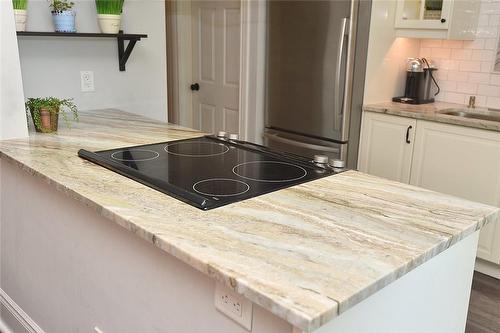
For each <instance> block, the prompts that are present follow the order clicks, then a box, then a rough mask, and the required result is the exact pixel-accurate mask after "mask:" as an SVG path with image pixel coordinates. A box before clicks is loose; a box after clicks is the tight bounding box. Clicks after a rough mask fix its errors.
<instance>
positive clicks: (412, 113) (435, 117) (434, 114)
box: [363, 102, 500, 132]
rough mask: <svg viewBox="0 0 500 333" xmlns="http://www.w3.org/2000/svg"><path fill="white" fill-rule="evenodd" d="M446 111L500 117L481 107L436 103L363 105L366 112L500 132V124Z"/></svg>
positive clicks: (495, 112)
mask: <svg viewBox="0 0 500 333" xmlns="http://www.w3.org/2000/svg"><path fill="white" fill-rule="evenodd" d="M446 109H460V110H465V111H467V112H473V113H484V114H497V115H499V116H500V111H493V110H489V109H486V108H481V107H476V108H473V109H468V108H467V107H466V106H465V105H462V104H454V103H445V102H434V103H429V104H420V105H412V104H404V103H398V102H383V103H376V104H366V105H363V110H364V111H370V112H378V113H387V114H392V115H395V116H402V117H409V118H416V119H423V120H430V121H435V122H439V123H446V124H452V125H460V126H466V127H474V128H480V129H485V130H490V131H498V132H500V122H497V121H489V120H481V119H474V118H465V117H457V116H452V115H446V114H442V113H441V112H443V111H444V110H446Z"/></svg>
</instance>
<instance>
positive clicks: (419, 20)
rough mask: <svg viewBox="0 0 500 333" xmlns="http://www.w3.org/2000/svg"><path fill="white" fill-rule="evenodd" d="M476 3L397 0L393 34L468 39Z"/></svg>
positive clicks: (473, 25) (473, 28)
mask: <svg viewBox="0 0 500 333" xmlns="http://www.w3.org/2000/svg"><path fill="white" fill-rule="evenodd" d="M479 7H480V0H468V1H463V0H397V5H396V21H395V24H394V26H395V28H396V35H398V36H400V37H414V38H440V39H464V40H472V39H474V38H475V33H476V29H477V25H478V19H479Z"/></svg>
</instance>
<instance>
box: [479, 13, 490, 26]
mask: <svg viewBox="0 0 500 333" xmlns="http://www.w3.org/2000/svg"><path fill="white" fill-rule="evenodd" d="M490 16H493V15H488V14H480V15H479V21H478V26H480V27H487V26H489V25H490Z"/></svg>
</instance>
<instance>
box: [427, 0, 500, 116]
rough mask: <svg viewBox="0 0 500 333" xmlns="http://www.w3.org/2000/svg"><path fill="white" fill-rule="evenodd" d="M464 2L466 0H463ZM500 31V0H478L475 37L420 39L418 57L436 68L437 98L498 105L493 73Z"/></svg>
mask: <svg viewBox="0 0 500 333" xmlns="http://www.w3.org/2000/svg"><path fill="white" fill-rule="evenodd" d="M463 1H466V0H463ZM499 34H500V0H481V8H480V17H479V27H478V31H477V34H476V36H477V38H476V39H475V40H473V41H460V40H435V39H422V40H421V42H420V56H421V57H426V58H430V59H431V60H432V61H434V63H435V64H436V65H437V67H438V69H439V70H438V71H437V72H435V77H436V80H437V81H438V83H439V85H440V87H441V93H440V94H439V95H438V96H436V100H439V101H447V102H452V103H459V104H466V103H467V102H468V99H469V96H471V95H475V96H476V105H478V106H488V107H493V108H500V72H499V73H492V70H493V65H494V62H495V56H496V52H497V48H498V45H499V41H498V36H499Z"/></svg>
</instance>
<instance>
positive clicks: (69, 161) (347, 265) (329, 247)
mask: <svg viewBox="0 0 500 333" xmlns="http://www.w3.org/2000/svg"><path fill="white" fill-rule="evenodd" d="M380 108H382V107H380ZM401 112H406V113H409V114H411V113H412V112H413V111H401ZM414 113H416V112H414ZM423 114H425V113H423ZM429 114H430V112H429ZM62 125H63V126H61V127H62V128H61V129H60V131H59V133H58V134H39V133H32V134H31V136H30V138H29V139H17V140H8V141H1V142H0V157H1V158H2V159H3V160H4V162H7V163H11V164H13V165H15V166H17V167H19V168H21V169H22V170H24V171H25V172H26V175H28V174H29V175H32V176H34V177H37V178H38V179H40V180H41V181H43V182H45V183H48V184H49V185H50V186H52V187H53V188H55V189H57V190H58V191H60V192H62V193H64V194H65V195H66V196H68V197H70V198H72V199H75V200H77V201H79V202H81V203H82V204H84V205H85V206H87V207H89V208H90V209H93V210H94V211H96V212H97V213H98V214H100V215H102V216H103V217H105V218H107V219H109V220H111V221H113V222H115V223H117V224H118V225H120V226H122V227H124V228H126V229H127V230H129V231H130V232H132V233H134V234H135V235H137V236H138V237H140V238H142V239H144V240H145V241H147V242H150V243H152V244H154V246H156V247H157V248H159V249H161V250H162V251H165V252H167V253H169V254H170V255H172V256H174V257H176V258H178V259H180V260H181V261H183V262H184V263H186V264H188V265H190V266H192V267H194V268H196V269H197V270H199V271H201V272H203V273H204V274H206V275H208V276H210V277H211V278H213V279H216V280H218V281H219V282H222V283H224V284H225V285H226V286H228V287H229V288H231V289H233V290H236V291H237V292H238V293H240V294H243V295H244V296H245V297H247V298H248V299H250V300H251V301H252V302H254V303H256V304H259V305H260V306H262V307H263V308H265V309H267V310H269V311H270V312H272V313H273V314H275V315H276V316H278V317H281V318H283V319H285V320H286V321H288V322H289V323H291V324H292V325H294V326H296V327H298V328H301V329H303V330H313V329H316V328H318V327H320V326H321V325H323V324H325V323H326V322H328V321H330V320H331V319H332V318H334V317H336V316H338V315H339V314H341V313H343V312H345V311H346V310H348V309H350V308H352V307H353V306H354V305H356V304H357V303H359V302H360V301H362V300H364V299H366V298H368V297H369V296H370V295H372V294H374V293H375V292H377V291H379V290H381V289H383V288H384V287H385V286H387V285H389V284H390V283H391V282H393V281H395V280H396V279H398V278H400V277H401V276H403V275H405V274H406V273H408V272H410V271H412V270H413V269H414V268H416V267H418V266H420V265H422V264H423V263H425V262H426V261H428V260H429V259H431V258H433V257H435V256H437V255H438V254H439V253H441V252H443V251H445V250H446V249H448V248H449V247H450V246H452V245H454V244H455V243H457V242H459V241H460V240H462V239H463V238H465V237H467V236H468V235H471V234H472V233H474V232H475V231H477V230H478V229H480V228H481V227H482V226H484V225H485V224H486V223H489V222H491V221H494V220H495V219H496V216H497V214H498V209H497V208H494V207H491V206H487V205H483V204H479V203H473V202H470V201H467V200H462V199H458V198H455V197H451V196H447V195H443V194H439V193H435V192H431V191H428V190H424V189H421V188H416V187H413V186H409V185H405V184H401V183H397V182H393V181H388V180H384V179H381V178H377V177H373V176H369V175H366V174H363V173H360V172H355V171H348V172H345V173H342V174H338V175H334V176H331V177H327V178H322V179H319V180H316V181H312V182H309V183H305V184H302V185H299V186H294V187H291V188H287V189H284V190H280V191H277V192H273V193H269V194H266V195H262V196H259V197H255V198H251V199H248V200H245V201H242V202H238V203H234V204H230V205H228V206H224V207H221V208H217V209H214V210H210V211H201V210H199V209H196V208H194V207H192V206H190V205H187V204H185V203H182V202H180V201H178V200H176V199H174V198H172V197H169V196H168V195H165V194H163V193H160V192H157V191H155V190H153V189H151V188H148V187H146V186H143V185H141V184H139V183H137V182H135V181H132V180H130V179H127V178H125V177H122V176H120V175H118V174H116V173H114V172H111V171H109V170H107V169H104V168H102V167H99V166H97V165H94V164H92V163H90V162H87V161H85V160H83V159H80V158H79V157H78V156H77V151H78V150H79V149H80V148H84V149H88V150H91V151H95V150H103V149H110V148H117V147H121V146H131V145H140V144H147V143H154V142H162V141H171V140H176V139H184V138H191V137H196V136H199V135H200V133H199V132H196V131H193V130H190V129H186V128H182V127H179V126H174V125H167V124H161V123H158V122H155V121H153V120H149V119H145V118H143V117H140V116H137V115H132V114H129V113H124V112H121V111H117V110H100V111H91V112H90V111H89V112H82V113H81V116H80V122H79V123H77V124H73V125H72V128H71V129H66V128H64V124H62ZM200 167H202V166H200Z"/></svg>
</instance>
